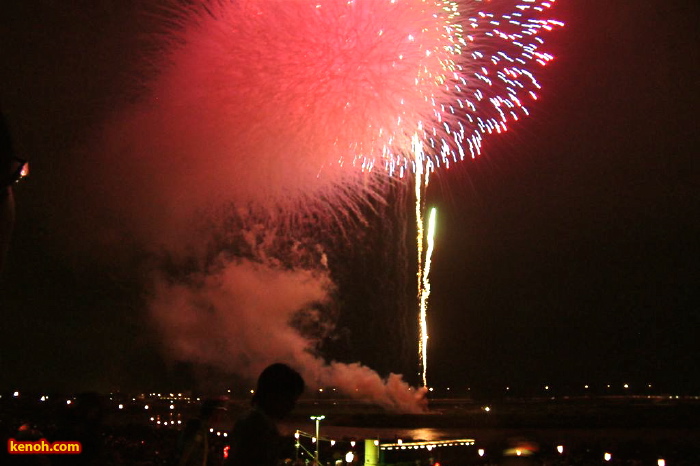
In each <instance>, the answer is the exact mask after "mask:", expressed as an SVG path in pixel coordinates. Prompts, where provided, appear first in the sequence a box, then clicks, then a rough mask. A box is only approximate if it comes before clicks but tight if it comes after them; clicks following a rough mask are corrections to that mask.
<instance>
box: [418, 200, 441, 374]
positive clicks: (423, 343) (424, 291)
mask: <svg viewBox="0 0 700 466" xmlns="http://www.w3.org/2000/svg"><path fill="white" fill-rule="evenodd" d="M436 217H437V209H436V208H435V207H433V208H432V209H430V217H429V219H428V235H427V238H426V240H427V244H428V248H427V249H426V251H425V261H424V266H423V271H422V283H421V284H420V288H419V291H420V315H419V319H418V320H419V325H420V340H419V342H418V347H419V349H420V350H419V352H420V355H421V363H422V369H423V370H422V379H423V386H424V387H427V386H428V338H429V337H428V298H429V297H430V265H431V262H432V256H433V249H434V247H435V219H436Z"/></svg>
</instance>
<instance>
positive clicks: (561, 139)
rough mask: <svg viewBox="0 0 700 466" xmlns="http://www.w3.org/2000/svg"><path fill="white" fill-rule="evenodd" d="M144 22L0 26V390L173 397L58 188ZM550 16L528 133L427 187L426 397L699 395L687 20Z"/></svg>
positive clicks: (646, 11) (65, 12)
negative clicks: (16, 178) (648, 388)
mask: <svg viewBox="0 0 700 466" xmlns="http://www.w3.org/2000/svg"><path fill="white" fill-rule="evenodd" d="M137 3H138V2H137V1H135V0H133V1H117V0H99V1H94V0H93V1H88V0H73V1H71V2H42V1H38V0H25V1H23V2H5V3H3V5H2V6H1V7H0V30H2V37H3V39H2V43H1V44H0V60H1V62H2V64H3V66H2V67H0V101H1V102H2V106H3V111H4V113H6V115H7V119H8V121H9V123H10V126H11V127H12V129H13V132H14V136H15V143H16V146H17V149H18V152H19V155H20V156H23V157H26V158H28V159H30V160H31V164H32V175H31V177H30V178H29V179H28V180H27V181H26V182H24V183H23V185H21V186H19V187H18V190H17V198H18V208H19V218H18V223H17V229H16V235H15V238H14V241H13V246H12V250H11V256H10V261H9V264H8V268H7V270H5V271H4V272H3V274H4V277H3V280H4V281H3V283H2V285H1V286H2V288H1V289H0V305H1V306H2V312H3V324H2V325H1V326H0V367H1V370H0V389H6V388H7V389H9V388H12V387H15V386H16V387H29V388H43V387H49V388H59V389H70V390H74V389H81V388H97V389H113V388H118V387H123V388H127V387H128V388H149V387H151V386H154V385H157V384H158V383H159V381H162V380H169V379H168V377H170V378H171V379H173V380H177V383H184V382H183V381H182V377H179V378H178V376H177V374H175V373H176V372H177V371H176V370H175V369H173V367H172V366H167V365H164V364H163V362H162V360H161V357H160V356H159V355H158V353H157V351H155V350H154V348H155V346H156V345H155V342H154V340H153V338H152V337H151V336H150V332H149V325H148V322H147V319H146V318H145V316H143V314H142V312H141V311H140V310H139V309H138V306H137V305H136V304H135V303H137V302H138V300H137V297H138V294H139V291H138V287H136V286H134V283H137V282H138V277H128V278H125V276H124V274H123V273H119V272H114V271H112V270H111V269H110V267H105V266H104V262H103V261H102V262H95V263H92V262H91V261H90V260H87V257H89V256H90V255H91V254H92V252H91V251H87V252H86V251H81V250H80V248H79V247H76V244H80V243H81V238H80V235H82V234H86V232H85V231H84V230H82V229H80V228H79V227H77V226H76V224H75V223H74V222H76V221H78V222H79V220H75V219H76V218H77V219H79V218H80V215H76V213H75V212H71V209H72V208H73V207H72V206H71V205H70V204H69V203H67V201H66V200H67V199H70V198H71V196H72V194H71V189H72V188H73V186H74V184H75V182H76V181H77V178H79V177H80V176H85V175H84V174H82V173H75V172H73V171H71V170H70V167H71V164H73V163H74V162H75V157H76V155H75V153H74V152H73V151H72V149H73V147H74V146H75V145H76V144H78V143H79V142H80V141H81V140H82V139H84V138H85V137H87V136H88V135H89V134H90V131H91V129H92V128H93V127H94V126H95V125H96V122H98V121H100V119H101V118H104V116H105V115H106V114H107V112H108V111H109V109H110V108H112V107H114V106H115V105H116V104H117V103H118V102H115V99H117V97H115V96H117V95H120V94H119V92H120V90H121V87H122V83H123V82H124V81H125V80H126V79H128V78H127V77H128V76H129V73H130V70H131V69H132V68H133V67H134V65H133V62H134V60H133V54H134V51H135V47H136V45H135V44H136V40H135V39H134V38H135V37H136V35H137V32H139V31H140V30H141V29H142V27H143V25H142V24H141V23H139V22H138V21H134V20H133V16H132V15H133V8H134V6H135V5H136V4H137ZM556 11H557V14H556V15H555V16H557V17H558V18H559V19H562V20H563V21H565V22H566V23H567V26H566V28H565V29H564V30H562V31H558V32H556V33H552V34H550V35H549V37H547V40H548V48H549V50H551V51H553V52H554V54H555V55H556V57H557V59H556V60H555V62H554V63H553V64H551V65H550V66H549V67H548V68H547V69H546V70H544V72H542V73H541V74H540V81H541V82H542V84H543V87H544V90H543V92H542V93H541V98H540V101H539V102H538V103H537V104H536V105H534V106H532V110H533V112H532V113H533V115H532V118H530V119H527V120H525V121H523V122H521V124H518V125H513V126H512V127H511V130H510V131H509V132H508V134H506V135H505V136H501V137H499V138H492V139H487V140H486V150H485V154H484V156H483V157H481V158H480V159H478V160H475V161H470V162H466V163H463V164H461V165H459V166H457V167H455V168H453V169H452V170H450V171H449V172H447V173H440V174H439V175H438V176H437V177H435V178H434V179H433V182H432V185H431V189H430V193H429V194H430V195H429V203H431V204H436V205H437V206H438V207H439V209H440V214H439V216H440V217H439V233H438V240H437V241H438V246H437V250H436V252H435V256H434V269H433V275H432V282H433V291H434V294H433V297H432V301H431V311H430V312H431V314H430V328H431V353H430V361H431V362H430V364H431V366H430V369H431V371H430V373H429V378H430V380H431V384H432V385H435V386H443V387H444V386H454V387H466V386H482V387H489V388H490V387H503V386H505V385H510V386H513V387H519V386H522V387H525V386H541V385H544V384H546V383H548V384H551V385H553V386H565V385H567V386H568V385H570V386H573V387H581V386H582V385H583V384H585V383H590V384H598V385H601V384H604V383H614V384H621V383H623V382H629V383H630V384H632V385H633V386H640V385H641V384H647V383H653V384H654V385H655V386H657V387H661V389H668V390H670V391H684V392H694V393H696V394H697V392H699V391H700V375H699V373H698V372H697V370H696V368H697V367H698V365H700V359H699V358H698V354H700V351H699V350H700V344H699V343H698V339H697V334H698V331H699V330H700V312H699V311H700V291H699V290H700V282H699V279H700V270H699V268H700V266H699V265H698V264H699V260H698V259H700V241H699V240H698V238H700V193H699V191H698V181H699V180H700V176H698V175H699V173H698V168H697V167H698V165H697V162H696V160H695V159H696V157H697V155H698V152H699V151H700V138H699V136H698V124H697V116H696V114H697V111H698V109H699V108H700V105H698V104H700V102H699V100H700V97H699V96H700V89H698V79H699V78H698V76H700V68H699V64H700V57H699V56H698V55H699V52H698V47H699V46H700V40H699V39H700V37H698V36H699V35H700V32H699V31H700V27H698V18H700V3H698V2H697V1H696V0H675V1H663V0H647V1H632V0H615V1H610V0H561V1H560V2H558V5H557V10H556ZM86 215H89V213H86ZM66 218H70V219H72V220H71V222H73V223H71V222H68V221H66V220H65V219H66ZM76 236H77V237H76ZM365 254H367V255H368V256H367V257H365V258H364V259H362V258H360V259H355V260H356V261H358V262H357V263H358V264H359V263H363V262H362V261H365V262H367V263H371V259H368V258H371V257H372V254H373V253H372V251H365ZM365 267H366V266H365ZM357 269H358V270H362V266H360V265H357ZM135 273H136V272H135ZM408 276H409V278H410V274H409V275H408ZM362 278H364V277H362ZM358 279H359V278H358ZM350 289H353V286H352V285H350ZM368 299H370V298H368ZM358 300H361V298H358V297H355V298H353V300H352V301H353V302H354V303H355V304H357V303H358V302H359V301H358ZM374 305H375V306H376V305H377V304H376V303H375V304H374ZM372 306H373V304H371V303H370V304H367V307H368V308H371V307H372ZM404 317H405V318H406V319H408V318H409V317H408V314H405V316H404ZM341 323H342V326H345V327H347V330H348V332H349V335H350V336H349V337H348V338H349V339H350V340H352V339H353V338H355V341H354V343H352V344H349V346H348V347H349V348H352V352H354V353H355V354H351V355H350V356H348V357H349V358H350V359H352V358H357V359H360V360H362V361H363V362H365V363H367V364H368V365H370V366H373V365H374V366H376V367H378V368H380V370H389V369H391V367H384V366H386V364H384V365H383V363H382V362H381V361H382V360H383V356H382V355H380V354H378V351H385V352H388V353H391V351H392V349H391V348H383V349H381V348H378V347H377V346H376V341H375V342H374V343H372V344H370V343H369V342H366V341H363V340H362V338H363V337H362V331H361V328H360V326H361V324H360V323H359V322H357V319H355V321H353V319H348V318H347V317H346V318H342V317H341ZM409 324H410V322H409ZM353 325H355V327H356V328H353ZM370 333H371V332H370ZM353 335H354V337H353ZM411 345H412V343H411V344H410V345H406V347H409V346H411ZM404 350H405V347H404V348H403V349H402V351H404ZM392 358H398V359H401V357H397V356H391V357H388V358H384V360H389V361H391V360H392ZM409 359H410V358H409ZM403 361H404V363H402V364H399V366H401V367H400V368H399V369H400V370H401V371H403V372H405V371H407V367H406V366H407V364H406V360H405V358H404V359H403ZM408 366H410V364H408ZM408 370H410V369H408ZM173 383H175V382H173Z"/></svg>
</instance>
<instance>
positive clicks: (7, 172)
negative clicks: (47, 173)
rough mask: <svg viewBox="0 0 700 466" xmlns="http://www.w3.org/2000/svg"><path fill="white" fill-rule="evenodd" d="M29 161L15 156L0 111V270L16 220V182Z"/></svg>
mask: <svg viewBox="0 0 700 466" xmlns="http://www.w3.org/2000/svg"><path fill="white" fill-rule="evenodd" d="M26 170H27V162H26V161H24V160H22V159H19V158H17V157H16V156H15V153H14V149H13V147H12V138H11V137H10V129H9V128H8V126H7V122H6V121H5V117H4V116H3V114H2V113H1V112H0V270H2V266H3V262H4V260H5V255H6V254H7V249H8V247H9V245H10V236H11V234H12V228H13V225H14V221H15V199H14V194H13V192H12V186H13V185H14V183H15V182H16V181H17V180H19V179H20V178H22V176H24V175H25V174H26Z"/></svg>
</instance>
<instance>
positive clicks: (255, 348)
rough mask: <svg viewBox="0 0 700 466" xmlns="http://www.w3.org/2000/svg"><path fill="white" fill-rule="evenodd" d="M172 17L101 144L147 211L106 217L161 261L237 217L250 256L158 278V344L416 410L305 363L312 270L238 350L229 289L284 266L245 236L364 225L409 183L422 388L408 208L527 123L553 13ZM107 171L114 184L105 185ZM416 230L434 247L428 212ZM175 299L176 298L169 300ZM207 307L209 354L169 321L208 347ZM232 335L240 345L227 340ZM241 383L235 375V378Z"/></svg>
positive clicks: (227, 2)
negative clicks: (303, 324) (302, 225)
mask: <svg viewBox="0 0 700 466" xmlns="http://www.w3.org/2000/svg"><path fill="white" fill-rule="evenodd" d="M170 3H171V4H172V5H175V6H171V7H170V8H169V9H166V10H165V11H164V12H161V15H160V18H162V19H164V20H165V23H166V26H165V27H164V28H163V29H162V30H161V31H160V33H159V34H158V35H157V39H158V41H157V43H158V46H157V47H156V50H155V52H156V53H153V54H152V55H150V67H151V73H150V74H149V73H145V75H146V76H148V79H146V80H144V81H143V83H142V84H143V87H144V88H145V92H143V94H142V96H141V98H140V100H139V101H138V102H136V103H135V104H134V105H133V106H132V107H131V108H129V109H127V110H126V111H125V112H123V115H124V116H123V118H122V120H121V122H120V123H118V124H115V125H114V126H113V129H111V131H112V140H111V141H110V142H109V143H108V144H107V145H108V146H110V147H116V148H117V149H116V150H112V152H113V153H114V154H115V159H116V161H117V163H114V164H109V165H108V166H109V169H110V173H109V178H110V179H118V180H119V183H122V184H124V185H125V186H122V185H121V184H120V186H119V187H118V189H115V192H124V191H127V192H131V191H133V192H139V193H141V195H142V196H143V197H146V198H148V199H150V202H149V203H142V202H135V199H136V198H135V197H134V196H118V199H117V200H116V201H115V202H118V203H124V204H125V207H124V210H125V211H127V212H128V213H129V215H133V216H140V217H142V218H143V219H144V221H143V222H141V223H142V224H143V225H145V227H144V228H145V229H148V230H150V234H152V235H153V236H154V237H155V238H156V239H155V241H157V242H158V244H164V245H165V246H164V249H166V250H170V251H181V250H183V249H185V248H183V247H182V244H183V238H187V239H186V240H185V242H187V241H191V238H200V235H201V231H202V229H199V230H197V229H196V228H197V225H200V223H199V222H197V221H193V219H194V218H199V217H198V216H199V215H201V213H202V212H212V211H215V209H216V208H217V206H219V205H226V206H233V207H234V209H235V212H236V216H237V217H239V218H242V219H243V221H242V222H241V225H243V226H244V227H241V228H243V233H242V234H243V236H245V237H246V240H247V241H249V242H252V243H254V244H252V246H251V247H250V248H248V249H246V250H249V251H252V252H251V253H250V255H251V257H250V258H249V259H250V261H251V262H250V264H248V263H247V262H245V261H243V259H242V258H241V257H235V255H234V256H233V257H229V256H226V255H225V254H223V255H222V256H218V259H217V261H216V266H213V267H210V268H206V267H205V268H203V270H202V271H201V273H199V275H198V276H197V280H195V279H194V274H191V275H192V276H190V277H188V279H186V280H180V281H178V280H172V279H171V278H170V277H168V278H167V279H164V280H162V283H164V285H163V288H162V290H161V292H160V293H155V294H154V296H155V298H154V300H153V302H152V303H151V311H152V313H153V314H154V315H156V316H157V320H158V322H159V325H160V326H161V329H162V330H163V332H164V333H167V334H168V335H170V336H171V337H172V341H173V342H174V343H172V345H171V346H172V347H173V348H174V349H175V350H178V348H179V351H180V352H179V353H177V357H181V358H186V359H188V360H197V361H204V362H207V363H211V364H214V365H219V366H221V367H226V368H230V366H229V365H230V364H231V358H230V357H229V354H240V355H245V358H244V359H245V360H246V361H247V360H251V361H256V363H257V362H260V361H262V360H264V359H265V358H272V359H281V360H287V361H291V362H295V365H296V366H299V367H303V368H304V375H305V378H308V379H309V380H311V381H315V383H316V384H325V385H337V386H339V387H341V386H342V387H345V388H344V390H345V391H346V392H347V393H349V394H351V395H352V396H357V397H365V398H370V399H375V400H379V401H378V402H381V403H382V404H383V405H385V406H393V407H394V408H396V407H399V406H400V409H401V410H404V411H411V410H413V411H419V410H421V409H422V408H423V404H422V403H423V401H422V394H423V393H424V391H422V390H412V389H411V388H410V387H409V386H408V385H407V384H405V383H404V382H403V381H400V383H398V382H397V383H394V384H393V385H391V384H389V383H388V380H382V379H381V378H380V377H378V376H377V375H376V374H375V373H374V372H373V371H371V370H369V369H367V368H366V367H365V366H361V365H342V364H340V363H335V362H332V363H326V362H325V361H324V360H323V358H321V357H310V356H309V354H312V353H313V354H316V353H315V349H316V345H317V342H315V341H312V340H308V339H305V338H302V337H301V336H300V335H297V333H295V332H296V330H294V329H288V328H287V327H286V326H287V323H288V322H289V321H290V319H291V317H292V316H294V315H297V314H296V313H298V312H299V310H300V309H306V308H310V307H313V304H314V303H318V302H325V301H327V300H328V299H330V296H329V295H328V293H330V291H329V286H330V285H328V284H327V283H326V280H325V279H320V278H319V276H320V277H321V278H323V277H327V276H328V270H327V266H326V265H323V267H321V269H323V270H322V271H321V273H320V274H319V273H318V272H315V273H307V272H308V271H306V270H301V269H299V268H297V269H295V268H293V267H292V270H290V271H289V272H290V274H291V276H290V277H289V280H290V281H292V282H293V281H294V280H301V281H302V282H303V283H305V285H309V283H310V282H313V283H314V286H308V289H309V292H308V293H306V294H304V295H303V296H296V295H295V299H290V298H280V297H279V296H275V299H272V300H270V302H269V303H266V304H265V306H263V307H264V309H263V308H261V309H258V310H256V312H254V314H253V316H252V317H251V319H252V320H251V323H250V324H249V325H248V327H250V328H253V329H254V328H258V327H259V325H257V324H256V322H258V323H259V322H260V321H261V319H267V313H268V312H269V320H270V321H279V322H281V324H280V325H282V326H283V327H284V329H283V330H284V331H283V330H280V331H279V332H275V333H274V334H273V333H266V334H264V335H257V334H256V335H255V337H254V338H249V339H246V338H241V335H242V333H244V331H243V330H241V328H240V326H239V325H235V323H236V322H238V321H240V315H243V314H244V313H245V312H248V309H247V307H250V306H249V305H246V304H245V303H249V302H262V300H260V299H257V298H256V299H254V298H253V294H252V292H251V291H250V289H249V288H251V287H247V288H246V287H245V286H243V284H244V283H246V281H245V280H244V279H243V278H241V277H239V275H241V276H245V277H249V278H250V279H251V280H252V281H251V283H267V282H269V280H259V278H260V276H267V275H268V274H272V276H278V274H279V273H280V270H279V269H283V267H282V266H281V265H280V261H279V260H277V259H276V256H275V253H274V252H273V251H270V250H269V244H272V243H273V242H262V243H259V242H256V241H254V240H255V238H258V236H259V235H258V234H257V233H255V232H258V233H260V231H264V232H265V235H270V236H274V235H284V234H288V233H284V231H285V229H284V227H282V226H281V225H283V224H285V222H287V221H288V218H289V217H293V216H302V217H304V218H313V219H316V220H317V221H318V223H319V224H321V225H322V224H324V223H325V224H329V223H333V222H338V219H341V220H340V222H342V219H343V218H348V217H350V218H355V219H358V218H359V219H362V212H361V211H362V206H363V205H367V203H368V201H367V199H381V201H382V202H384V198H383V197H382V196H383V193H384V191H383V189H384V187H385V186H387V185H389V184H399V185H403V184H408V183H404V182H403V181H402V180H403V179H410V180H412V181H413V182H414V184H415V188H416V189H415V193H416V198H417V199H416V200H417V202H416V221H417V223H416V225H417V227H418V239H417V241H418V242H417V246H418V249H419V250H418V253H419V264H418V289H419V291H418V295H419V305H420V307H421V316H420V325H421V332H422V335H421V342H420V351H421V357H422V358H423V370H424V371H423V385H424V386H426V385H427V381H426V378H425V361H426V359H425V355H426V351H427V348H426V345H427V328H426V325H427V323H426V321H427V319H426V312H427V300H428V294H429V291H430V285H429V281H428V273H429V271H430V253H431V252H432V248H433V245H432V238H431V239H429V241H430V242H429V244H428V245H427V246H428V249H427V251H426V252H427V256H424V254H423V242H424V238H423V228H424V226H423V225H424V222H423V210H424V203H423V201H422V199H424V198H425V196H424V194H425V189H426V186H427V183H428V179H429V177H430V173H431V172H433V171H435V170H437V169H440V168H444V167H449V166H450V165H451V164H453V163H454V162H457V161H459V160H461V159H464V158H469V157H475V156H477V155H478V154H479V153H480V151H481V147H482V143H483V140H484V138H485V137H486V136H487V135H489V134H497V133H502V132H503V131H505V130H506V129H507V127H508V124H509V123H511V122H514V121H517V120H518V119H519V118H521V117H522V116H524V115H527V114H528V109H527V105H528V104H529V103H530V102H531V101H532V100H534V99H536V98H537V94H536V92H537V90H538V89H539V87H540V86H539V84H538V82H537V80H536V78H535V75H534V74H533V72H532V71H531V69H532V67H533V66H537V67H538V66H540V65H545V64H546V63H547V62H548V61H549V60H551V59H552V57H551V56H550V55H549V54H547V53H546V52H544V51H542V50H541V49H542V46H543V40H542V39H541V37H540V35H541V34H542V33H543V32H546V31H549V30H551V29H553V28H554V27H556V26H559V25H561V23H559V22H557V21H554V20H551V19H543V18H546V17H547V14H548V13H547V12H548V10H549V9H550V8H551V7H552V5H553V3H554V1H553V0H550V1H544V0H519V1H514V0H491V1H488V0H461V1H447V0H202V1H191V2H181V1H179V2H170ZM120 170H121V174H122V175H123V176H115V173H120ZM227 209H229V207H227ZM223 210H225V211H228V212H230V210H226V209H223ZM260 212H266V213H264V214H260ZM251 213H252V214H251ZM261 218H265V222H267V224H266V225H267V226H262V225H263V223H264V222H263V221H261V220H260V219H261ZM269 218H271V219H272V220H268V219H269ZM223 223H224V224H225V222H223ZM245 228H249V229H250V232H249V233H247V230H245ZM260 229H262V230H260ZM429 229H430V231H429V232H428V233H429V234H431V235H432V234H433V233H432V232H433V231H434V214H432V215H431V225H430V227H429ZM148 233H149V232H146V234H148ZM220 236H221V237H225V236H226V235H225V233H222V234H221V235H220ZM199 242H200V243H202V241H201V240H200V241H199ZM198 247H201V246H200V245H197V246H195V247H194V248H192V249H194V250H197V248H198ZM266 248H268V249H266ZM199 262H201V263H206V262H205V261H204V260H203V259H201V260H199ZM292 265H294V266H296V265H298V264H292ZM227 271H231V274H230V275H228V274H227ZM283 275H284V274H283ZM233 276H235V277H237V278H236V279H233V278H231V277H233ZM180 282H182V283H180ZM197 283H199V284H200V285H201V286H195V284H197ZM280 283H281V284H280V285H279V286H278V287H277V288H278V291H279V290H289V293H292V294H294V293H295V292H294V290H295V289H296V288H298V287H287V286H284V285H283V284H282V283H284V284H286V283H287V280H286V278H285V280H282V281H281V282H280ZM202 284H203V285H202ZM265 293H266V295H267V294H269V290H267V288H266V289H265ZM173 295H177V296H183V298H182V300H181V301H177V302H176V303H173V302H172V298H171V296H173ZM278 295H279V293H278ZM192 296H196V297H197V298H196V299H193V298H192ZM222 296H224V297H223V298H222ZM169 297H170V298H169ZM232 297H235V299H234V298H232ZM224 298H226V299H224ZM229 298H230V299H229ZM280 303H283V304H284V305H283V306H281V305H280ZM239 307H240V308H241V309H239ZM175 308H177V309H178V310H177V312H172V309H175ZM232 308H233V309H235V310H232ZM243 308H246V309H243ZM212 310H215V312H216V314H217V315H220V322H223V321H226V322H230V325H225V326H223V327H221V328H217V330H218V331H219V332H221V338H220V340H218V341H219V342H220V344H219V345H213V344H212V346H211V348H210V347H205V346H206V345H205V344H204V343H203V341H207V339H201V338H194V337H193V335H194V333H193V332H192V331H191V329H192V328H193V327H192V325H189V326H187V329H188V330H187V331H185V330H186V329H185V327H184V326H183V325H182V322H181V321H180V320H179V317H178V316H186V315H187V316H191V318H192V319H197V320H198V321H201V329H202V332H201V334H208V335H210V334H212V332H208V331H205V330H206V329H209V328H210V327H211V325H212V322H211V318H210V316H211V314H212V312H213V311H212ZM307 314H308V316H310V317H313V316H316V314H317V313H313V312H311V313H307ZM229 315H233V316H234V317H233V318H229V317H228V316H229ZM273 316H274V319H273ZM308 316H307V317H308ZM285 332H286V333H285ZM233 333H235V334H236V335H237V336H238V337H239V338H237V339H236V338H229V335H230V334H233ZM287 333H288V334H290V335H293V336H294V338H290V339H288V340H285V341H286V345H285V347H284V348H277V346H275V344H274V342H273V341H272V339H273V338H274V335H279V334H287ZM209 340H211V339H209ZM236 341H237V342H239V343H241V344H242V345H243V346H240V345H239V346H236V344H235V343H234V342H236ZM221 348H226V350H225V351H223V352H222V350H221ZM273 349H275V354H274V355H270V354H269V353H270V352H272V351H273ZM253 369H254V368H253V367H252V365H251V364H248V363H245V364H244V363H243V362H242V363H241V365H240V367H239V368H238V369H237V370H240V371H241V372H245V373H249V372H251V371H252V370H253ZM362 371H366V372H367V373H368V374H371V375H372V377H371V378H368V379H367V380H369V381H370V382H371V383H368V384H366V386H365V385H363V387H359V386H357V385H356V384H355V385H353V383H352V381H353V380H359V379H360V378H361V377H359V376H358V374H360V373H361V372H362ZM342 374H349V375H347V376H342V377H341V375H342ZM370 379H371V380H370ZM343 381H345V382H343ZM341 382H343V383H341ZM346 382H347V383H346ZM395 382H396V381H395ZM368 387H369V388H368ZM392 387H393V388H392Z"/></svg>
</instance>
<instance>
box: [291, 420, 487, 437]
mask: <svg viewBox="0 0 700 466" xmlns="http://www.w3.org/2000/svg"><path fill="white" fill-rule="evenodd" d="M297 429H300V430H302V431H304V432H309V433H312V434H313V433H314V432H315V429H316V427H315V425H314V424H308V425H307V424H304V425H299V424H295V425H291V424H284V425H282V426H280V431H281V433H282V434H283V435H292V434H293V433H294V431H295V430H297ZM320 436H321V437H330V438H333V439H338V440H340V439H344V438H348V439H357V440H362V439H381V440H395V439H402V440H404V441H407V440H446V439H453V438H468V437H471V436H473V432H472V434H471V435H470V434H469V432H467V431H466V430H465V429H434V428H420V429H405V428H400V427H396V428H392V427H345V426H324V425H323V424H321V427H320Z"/></svg>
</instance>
